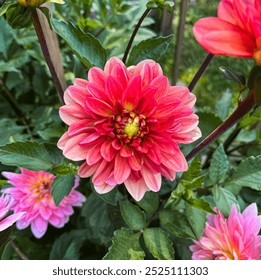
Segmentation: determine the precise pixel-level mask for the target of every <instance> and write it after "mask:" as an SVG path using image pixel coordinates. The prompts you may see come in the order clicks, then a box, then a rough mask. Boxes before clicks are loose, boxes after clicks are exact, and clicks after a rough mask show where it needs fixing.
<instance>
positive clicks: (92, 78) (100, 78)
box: [88, 67, 107, 88]
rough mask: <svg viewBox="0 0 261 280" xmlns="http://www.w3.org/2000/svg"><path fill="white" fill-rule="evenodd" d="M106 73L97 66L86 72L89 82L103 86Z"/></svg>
mask: <svg viewBox="0 0 261 280" xmlns="http://www.w3.org/2000/svg"><path fill="white" fill-rule="evenodd" d="M106 78H107V75H106V74H105V73H104V72H103V71H102V70H101V69H100V68H98V67H92V68H91V69H90V70H89V72H88V80H89V82H91V83H94V84H98V85H100V86H102V87H103V88H104V87H105V81H106Z"/></svg>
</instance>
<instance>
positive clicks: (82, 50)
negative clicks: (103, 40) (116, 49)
mask: <svg viewBox="0 0 261 280" xmlns="http://www.w3.org/2000/svg"><path fill="white" fill-rule="evenodd" d="M51 22H52V24H53V27H54V29H55V31H56V32H57V33H58V35H59V36H61V37H62V38H63V39H64V40H65V41H66V43H67V44H68V45H69V46H70V48H71V49H72V51H73V52H74V53H75V54H76V56H77V57H78V58H79V60H80V61H81V62H82V63H83V64H84V65H85V66H86V67H87V68H91V67H92V66H97V67H100V68H103V66H104V64H105V63H106V60H107V55H106V51H105V49H104V48H103V47H102V45H101V44H100V42H99V41H98V40H97V39H96V38H95V37H94V36H93V35H91V34H89V33H88V34H87V33H84V32H83V31H82V30H80V29H79V28H77V27H75V26H74V25H73V24H71V23H70V24H66V23H65V22H63V21H57V20H55V19H52V20H51Z"/></svg>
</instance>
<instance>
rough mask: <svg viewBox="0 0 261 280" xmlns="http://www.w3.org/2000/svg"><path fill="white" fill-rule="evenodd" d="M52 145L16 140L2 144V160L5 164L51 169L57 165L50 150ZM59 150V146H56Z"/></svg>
mask: <svg viewBox="0 0 261 280" xmlns="http://www.w3.org/2000/svg"><path fill="white" fill-rule="evenodd" d="M48 147H51V145H49V146H48V145H44V144H39V143H37V142H30V141H26V142H15V143H11V144H7V145H5V146H0V161H1V162H2V163H3V164H6V165H11V166H18V167H23V168H27V169H31V170H36V171H39V170H49V169H51V168H52V167H54V166H55V164H56V162H54V160H55V159H54V158H53V157H52V155H51V154H50V153H49V151H48ZM56 150H57V148H56Z"/></svg>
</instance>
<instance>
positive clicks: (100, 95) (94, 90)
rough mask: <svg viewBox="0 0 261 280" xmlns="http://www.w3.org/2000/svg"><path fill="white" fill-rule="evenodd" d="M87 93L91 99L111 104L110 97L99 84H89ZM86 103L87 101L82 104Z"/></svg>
mask: <svg viewBox="0 0 261 280" xmlns="http://www.w3.org/2000/svg"><path fill="white" fill-rule="evenodd" d="M86 89H87V92H88V93H89V96H90V97H93V98H97V99H101V100H103V101H105V102H107V103H110V99H109V98H108V95H107V94H106V92H105V90H104V88H103V87H102V86H101V85H99V84H94V83H88V85H87V87H86ZM84 103H85V100H84V102H83V103H82V104H84Z"/></svg>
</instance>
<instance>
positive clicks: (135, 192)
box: [124, 178, 150, 201]
mask: <svg viewBox="0 0 261 280" xmlns="http://www.w3.org/2000/svg"><path fill="white" fill-rule="evenodd" d="M124 185H125V187H126V189H127V190H128V192H129V193H130V195H131V196H132V197H133V198H134V199H135V200H136V201H140V200H141V199H142V198H143V196H144V194H145V192H147V191H149V190H150V189H149V188H148V187H147V185H146V183H145V181H144V179H143V178H141V179H140V180H138V181H136V182H135V181H133V180H132V179H131V178H128V179H127V180H126V181H125V182H124Z"/></svg>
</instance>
